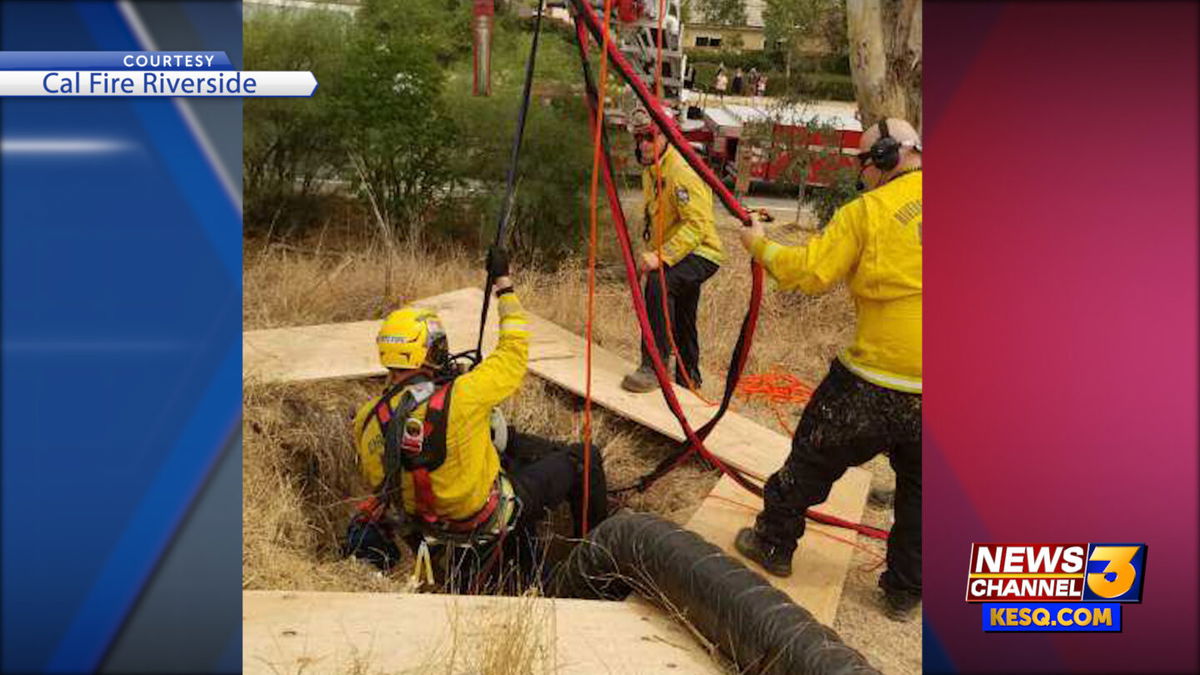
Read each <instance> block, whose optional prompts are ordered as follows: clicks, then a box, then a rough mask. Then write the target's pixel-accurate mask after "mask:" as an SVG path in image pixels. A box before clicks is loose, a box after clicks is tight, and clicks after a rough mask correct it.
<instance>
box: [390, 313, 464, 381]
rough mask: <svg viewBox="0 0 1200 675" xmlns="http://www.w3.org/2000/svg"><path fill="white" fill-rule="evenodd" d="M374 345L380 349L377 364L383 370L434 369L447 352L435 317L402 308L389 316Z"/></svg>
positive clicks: (435, 314) (445, 342) (441, 361)
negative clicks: (429, 367)
mask: <svg viewBox="0 0 1200 675" xmlns="http://www.w3.org/2000/svg"><path fill="white" fill-rule="evenodd" d="M375 344H377V345H378V346H379V362H380V363H382V364H383V365H384V367H386V368H400V369H406V370H407V369H413V368H420V367H422V366H431V367H434V368H437V367H440V366H441V365H443V364H444V363H445V361H446V357H447V356H448V355H449V352H450V350H449V347H448V345H447V341H446V332H445V331H444V330H442V322H441V320H440V319H438V315H437V313H435V312H434V311H433V310H431V309H424V308H421V307H405V308H403V309H398V310H396V311H394V312H392V313H391V314H388V315H387V318H386V319H384V320H383V325H382V326H380V327H379V336H378V337H376V338H375Z"/></svg>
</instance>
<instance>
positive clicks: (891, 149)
mask: <svg viewBox="0 0 1200 675" xmlns="http://www.w3.org/2000/svg"><path fill="white" fill-rule="evenodd" d="M901 147H902V144H901V143H900V141H898V140H896V139H895V138H892V135H891V134H889V133H888V128H887V118H882V117H881V118H880V119H879V138H877V139H875V142H874V143H872V144H871V149H870V150H867V152H866V154H865V156H864V158H863V159H862V160H861V161H862V165H863V167H866V166H867V162H868V161H869V162H870V163H871V165H872V166H874V167H875V168H876V169H879V170H880V171H882V172H884V173H887V172H888V171H891V170H892V169H894V168H896V166H897V165H898V164H900V148H901Z"/></svg>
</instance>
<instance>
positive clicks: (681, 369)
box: [621, 109, 722, 393]
mask: <svg viewBox="0 0 1200 675" xmlns="http://www.w3.org/2000/svg"><path fill="white" fill-rule="evenodd" d="M633 132H634V139H635V141H636V142H637V158H638V161H639V162H640V163H641V164H642V167H643V168H642V198H643V205H644V206H643V215H644V217H645V227H644V228H643V231H642V239H643V240H644V241H645V242H647V244H650V250H648V251H646V252H644V253H642V257H641V259H640V261H639V266H640V269H641V272H642V273H643V274H644V275H645V279H646V285H645V297H646V315H647V318H649V320H650V327H651V330H652V331H653V333H654V342H655V344H656V346H657V347H658V354H659V356H660V357H661V358H662V360H663V363H664V364H668V361H669V357H670V356H671V353H672V351H674V350H672V348H671V342H672V340H673V341H674V343H675V346H676V348H678V352H679V362H678V363H676V364H675V374H674V377H675V382H676V383H678V384H679V385H681V386H684V387H689V388H699V387H700V384H701V376H700V339H699V336H698V335H697V332H696V314H697V312H698V310H699V306H700V288H701V286H703V284H704V282H706V281H708V280H709V278H711V277H712V275H714V274H716V273H717V270H718V269H720V266H721V260H722V247H721V238H720V237H719V236H718V235H717V225H716V221H715V220H714V219H713V197H712V191H711V190H709V189H708V186H707V185H705V183H704V181H703V180H701V179H700V176H698V175H696V172H695V171H693V170H692V168H691V167H690V166H688V164H687V161H686V160H684V158H683V156H682V155H680V154H679V152H678V151H676V150H675V148H673V147H671V145H670V144H669V143H668V142H667V138H666V136H664V135H663V134H662V132H661V131H660V130H659V129H658V127H656V126H655V125H654V124H653V123H652V122H651V121H650V115H649V114H648V113H646V111H645V110H641V109H639V110H638V111H637V112H635V113H634V115H633ZM658 228H661V230H660V229H658ZM660 241H661V242H662V246H661V252H662V255H661V256H660V255H659V248H660V247H659V246H658V242H660ZM664 289H665V291H666V302H665V303H664V302H663V291H664ZM664 304H665V305H666V313H664V312H663V305H664ZM668 320H669V321H670V324H669V328H670V331H669V332H668ZM667 375H668V377H670V376H671V373H670V368H668V373H667ZM621 387H622V388H624V389H625V390H627V391H632V392H638V393H642V392H647V391H654V390H655V389H657V388H658V378H656V377H655V375H654V364H653V361H652V360H651V356H650V352H648V351H647V350H646V346H645V344H643V345H642V362H641V366H640V367H639V368H638V369H637V370H635V371H634V372H632V373H630V374H629V375H626V376H625V379H623V380H622V381H621Z"/></svg>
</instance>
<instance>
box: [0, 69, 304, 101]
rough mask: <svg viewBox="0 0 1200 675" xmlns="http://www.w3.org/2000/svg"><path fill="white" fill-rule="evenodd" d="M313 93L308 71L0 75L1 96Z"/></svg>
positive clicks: (16, 72) (19, 72)
mask: <svg viewBox="0 0 1200 675" xmlns="http://www.w3.org/2000/svg"><path fill="white" fill-rule="evenodd" d="M316 89H317V78H315V77H313V74H312V73H311V72H307V71H241V70H199V71H197V70H191V71H185V70H42V71H34V70H8V71H0V96H197V97H216V96H312V95H313V92H314V91H316Z"/></svg>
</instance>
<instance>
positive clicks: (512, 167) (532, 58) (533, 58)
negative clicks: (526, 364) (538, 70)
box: [473, 0, 546, 365]
mask: <svg viewBox="0 0 1200 675" xmlns="http://www.w3.org/2000/svg"><path fill="white" fill-rule="evenodd" d="M545 11H546V0H538V12H537V21H536V23H535V24H534V27H533V44H532V45H530V47H529V58H528V59H526V61H525V85H524V89H523V91H522V92H521V109H520V112H519V113H518V115H517V133H516V134H515V135H514V136H513V145H512V154H511V155H510V156H509V160H508V185H507V187H506V191H505V193H504V202H503V203H502V204H501V205H500V216H499V219H498V220H497V223H496V240H495V241H494V242H492V245H493V246H500V245H501V244H502V243H504V232H505V229H506V228H507V226H508V216H509V214H510V212H511V211H512V205H513V199H514V198H515V197H516V184H517V165H518V164H519V163H520V160H521V141H522V140H523V139H524V138H525V117H526V115H527V114H528V112H529V100H530V98H531V92H532V89H533V70H534V65H535V64H536V63H537V50H538V38H540V37H541V35H542V14H544V13H545ZM493 282H495V279H494V278H493V277H492V270H491V269H490V268H489V269H488V273H487V281H486V283H484V286H483V309H482V310H481V311H480V313H479V341H478V342H476V343H475V357H476V358H475V359H473V361H474V363H475V364H476V365H477V364H478V363H479V362H480V361H481V360H482V359H483V331H484V329H485V328H486V327H487V315H488V306H489V305H490V304H491V300H492V293H491V289H492V283H493Z"/></svg>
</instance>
